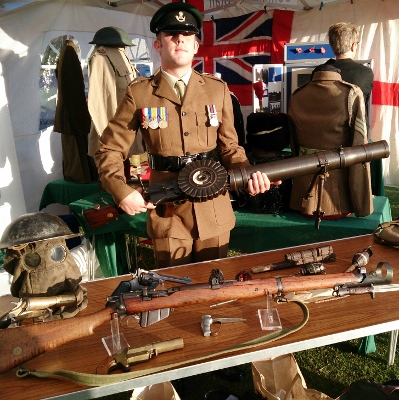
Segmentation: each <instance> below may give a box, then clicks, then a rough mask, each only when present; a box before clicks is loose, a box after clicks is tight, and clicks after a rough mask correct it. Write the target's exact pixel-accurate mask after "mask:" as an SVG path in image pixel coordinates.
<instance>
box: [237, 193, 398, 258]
mask: <svg viewBox="0 0 399 400" xmlns="http://www.w3.org/2000/svg"><path fill="white" fill-rule="evenodd" d="M235 215H236V225H235V228H234V229H233V230H232V232H231V239H230V245H229V248H230V249H232V250H241V251H243V252H247V253H254V252H258V251H266V250H274V249H281V248H285V247H292V246H299V245H302V244H308V243H317V242H322V241H328V240H335V239H341V238H344V237H351V236H359V235H364V234H368V233H371V232H373V230H374V229H375V228H376V227H377V226H378V224H380V223H382V222H386V221H391V220H392V215H391V207H390V204H389V200H388V198H386V197H384V196H376V197H374V212H373V214H371V215H369V216H367V217H362V218H356V217H355V216H354V215H351V216H349V217H345V218H341V219H336V220H322V221H321V223H320V229H315V225H314V220H313V219H311V218H307V217H304V216H302V215H300V214H298V213H296V212H287V213H284V214H278V215H268V214H253V213H250V212H249V211H247V210H244V209H239V210H236V211H235Z"/></svg>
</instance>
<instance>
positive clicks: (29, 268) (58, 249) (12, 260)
mask: <svg viewBox="0 0 399 400" xmlns="http://www.w3.org/2000/svg"><path fill="white" fill-rule="evenodd" d="M38 218H39V220H38ZM38 222H40V224H38ZM54 223H55V225H54ZM32 224H33V225H34V228H35V229H34V230H31V229H30V227H31V225H32ZM41 225H43V226H42V228H43V229H41ZM47 236H50V237H47ZM51 236H54V237H53V238H52V237H51ZM72 236H77V235H76V234H72V232H71V231H70V230H69V228H68V226H67V225H66V224H65V222H64V221H63V220H62V219H61V218H59V217H56V216H54V215H51V214H47V213H33V214H26V215H24V216H22V217H20V218H19V219H17V220H16V221H13V222H12V223H11V224H10V225H9V226H8V227H7V228H6V230H5V231H4V233H3V237H2V240H1V243H0V244H6V245H7V250H6V257H5V262H4V269H5V270H6V271H7V272H9V273H10V274H11V275H13V281H12V284H11V288H10V289H11V294H12V295H13V296H14V297H18V298H23V297H48V296H57V295H62V294H75V296H76V298H77V305H70V306H64V307H61V309H59V308H58V309H56V310H54V312H53V313H52V314H53V315H52V317H54V316H56V315H58V316H59V318H68V317H71V316H73V315H75V314H77V313H78V312H79V311H80V310H82V309H83V308H85V307H86V306H87V297H86V290H85V289H83V288H82V287H81V286H80V282H81V280H82V276H81V272H80V270H79V268H78V266H77V264H76V262H75V260H74V258H73V257H72V255H71V253H70V252H69V249H68V247H67V245H66V241H65V239H66V238H69V237H72ZM10 239H11V240H10ZM12 242H13V243H15V244H13V245H11V244H12ZM10 245H11V246H10Z"/></svg>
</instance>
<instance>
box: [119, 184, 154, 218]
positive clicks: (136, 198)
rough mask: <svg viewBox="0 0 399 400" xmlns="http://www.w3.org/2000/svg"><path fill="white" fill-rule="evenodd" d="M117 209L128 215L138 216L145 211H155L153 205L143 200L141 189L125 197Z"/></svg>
mask: <svg viewBox="0 0 399 400" xmlns="http://www.w3.org/2000/svg"><path fill="white" fill-rule="evenodd" d="M119 207H120V208H121V209H122V210H123V211H124V212H125V213H126V214H129V215H135V214H140V213H142V212H146V211H147V210H153V209H155V206H154V204H152V203H151V202H147V201H145V200H144V198H143V189H141V188H137V189H136V190H135V191H134V192H132V193H130V194H129V195H128V196H126V197H125V198H124V199H123V200H122V201H121V202H120V204H119Z"/></svg>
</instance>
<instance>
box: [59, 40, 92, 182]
mask: <svg viewBox="0 0 399 400" xmlns="http://www.w3.org/2000/svg"><path fill="white" fill-rule="evenodd" d="M56 77H57V85H58V93H57V107H56V110H55V118H54V128H53V129H54V132H59V133H60V134H61V144H62V170H63V175H64V179H65V180H67V181H73V182H77V183H89V182H92V181H95V180H97V179H98V176H97V169H96V166H95V165H94V161H93V158H92V157H89V156H88V155H87V151H88V144H87V142H88V134H89V130H90V114H89V110H88V108H87V102H86V96H85V86H84V80H83V72H82V67H81V64H80V60H79V57H78V55H77V53H76V45H75V44H74V43H73V42H72V41H70V40H67V41H66V42H65V44H64V46H62V48H61V50H60V55H59V58H58V61H57V69H56Z"/></svg>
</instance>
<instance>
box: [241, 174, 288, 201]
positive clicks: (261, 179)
mask: <svg viewBox="0 0 399 400" xmlns="http://www.w3.org/2000/svg"><path fill="white" fill-rule="evenodd" d="M281 183H282V182H281V181H276V182H270V181H269V178H268V177H267V175H266V174H265V173H263V172H260V171H256V172H254V173H253V174H252V178H251V179H250V180H249V181H248V188H247V190H248V193H249V194H250V195H251V196H255V195H257V194H259V193H265V192H267V191H268V190H269V189H270V186H271V185H281Z"/></svg>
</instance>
